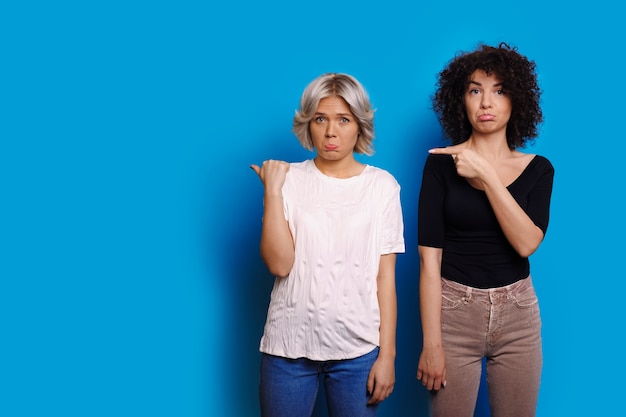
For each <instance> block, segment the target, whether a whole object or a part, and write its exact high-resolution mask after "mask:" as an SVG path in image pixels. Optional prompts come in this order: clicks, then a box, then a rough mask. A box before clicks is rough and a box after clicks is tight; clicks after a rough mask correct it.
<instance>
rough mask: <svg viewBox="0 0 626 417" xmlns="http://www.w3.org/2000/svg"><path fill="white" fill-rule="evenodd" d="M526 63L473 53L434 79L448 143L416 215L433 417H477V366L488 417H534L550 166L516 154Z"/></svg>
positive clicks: (527, 92)
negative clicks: (536, 267) (533, 266)
mask: <svg viewBox="0 0 626 417" xmlns="http://www.w3.org/2000/svg"><path fill="white" fill-rule="evenodd" d="M539 100H540V89H539V87H538V83H537V75H536V72H535V63H534V62H533V61H531V60H529V59H528V58H526V57H525V56H523V55H521V54H520V53H518V51H517V48H514V47H510V46H509V45H507V44H505V43H501V44H500V45H498V46H497V47H492V46H488V45H484V44H480V45H479V46H478V48H477V49H475V50H474V51H471V52H465V53H459V54H457V55H456V56H455V57H454V58H453V59H452V60H451V61H450V62H449V63H448V64H447V66H446V67H445V68H444V69H443V70H442V71H441V72H440V73H439V77H438V83H437V90H436V92H435V94H434V96H433V97H432V101H433V107H434V110H435V112H436V113H437V116H438V118H439V121H440V124H441V126H442V128H443V131H444V134H445V136H446V137H447V138H448V139H450V140H451V141H452V145H451V146H448V147H444V148H436V149H431V150H430V151H429V152H430V155H429V156H428V158H427V160H426V163H425V166H424V172H423V177H422V186H421V191H420V197H419V208H418V250H419V256H420V310H421V318H422V331H423V347H422V352H421V355H420V358H419V364H418V369H417V379H418V380H420V381H421V382H422V384H423V385H424V386H425V387H426V388H427V389H428V390H430V391H431V393H432V395H431V398H432V410H433V415H434V416H435V417H466V416H467V417H471V416H473V414H474V408H475V405H476V399H477V395H478V389H479V385H480V380H481V372H482V362H483V359H485V361H486V375H487V384H488V393H489V402H490V406H491V413H492V416H493V417H504V416H511V417H513V416H514V417H527V416H534V415H535V410H536V404H537V397H538V392H539V384H540V380H541V367H542V347H541V319H540V316H539V306H538V301H537V296H536V294H535V290H534V287H533V284H532V281H531V275H530V264H529V260H528V257H529V256H530V255H532V254H533V253H534V252H535V251H536V250H537V248H538V247H539V244H540V243H541V242H542V240H543V238H544V235H545V233H546V230H547V227H548V218H549V211H550V198H551V194H552V182H553V176H554V168H553V166H552V165H551V163H550V162H549V161H548V159H546V158H545V157H542V156H540V155H534V154H530V153H524V152H521V151H520V150H519V149H520V148H523V147H524V146H525V145H526V144H527V142H528V141H531V140H534V139H535V138H536V137H537V135H538V130H537V127H538V125H539V124H540V123H541V122H542V121H543V116H542V111H541V108H540V105H539Z"/></svg>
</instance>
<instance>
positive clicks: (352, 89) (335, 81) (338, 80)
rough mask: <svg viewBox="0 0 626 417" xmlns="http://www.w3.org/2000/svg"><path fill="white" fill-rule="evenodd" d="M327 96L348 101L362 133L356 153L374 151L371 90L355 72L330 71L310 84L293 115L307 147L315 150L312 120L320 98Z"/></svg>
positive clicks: (367, 153)
mask: <svg viewBox="0 0 626 417" xmlns="http://www.w3.org/2000/svg"><path fill="white" fill-rule="evenodd" d="M326 97H341V98H343V99H344V100H345V102H346V103H347V104H348V107H349V108H350V111H351V112H352V114H353V115H354V117H355V119H356V121H357V123H358V124H359V136H358V138H357V141H356V145H355V146H354V152H356V153H360V154H365V155H372V154H373V153H374V147H373V140H374V110H373V109H372V105H371V103H370V99H369V97H368V95H367V92H366V91H365V89H364V88H363V86H362V85H361V83H359V82H358V81H357V79H356V78H354V77H353V76H351V75H348V74H341V73H332V72H331V73H327V74H323V75H320V76H319V77H317V78H316V79H314V80H313V81H311V83H310V84H309V85H308V86H307V87H306V89H305V90H304V92H303V93H302V97H301V99H300V108H299V109H298V110H297V111H296V115H295V116H294V118H293V132H294V133H295V135H296V136H297V138H298V140H299V141H300V143H301V144H302V146H304V148H305V149H308V150H313V139H312V138H311V131H310V130H309V122H310V121H311V120H312V119H313V116H314V115H315V112H316V111H317V106H318V105H319V102H320V100H322V99H323V98H326Z"/></svg>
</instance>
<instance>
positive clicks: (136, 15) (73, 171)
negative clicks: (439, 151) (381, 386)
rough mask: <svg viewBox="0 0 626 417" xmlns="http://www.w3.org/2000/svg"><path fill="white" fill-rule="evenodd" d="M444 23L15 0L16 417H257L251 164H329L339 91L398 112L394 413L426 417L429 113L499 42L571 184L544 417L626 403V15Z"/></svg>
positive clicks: (2, 123)
mask: <svg viewBox="0 0 626 417" xmlns="http://www.w3.org/2000/svg"><path fill="white" fill-rule="evenodd" d="M435 3H436V2H429V4H419V3H418V2H409V1H394V0H388V1H384V2H382V1H376V2H373V1H368V0H365V1H364V0H360V1H353V0H347V1H344V2H326V1H320V2H293V1H291V2H288V1H284V2H280V1H275V0H269V1H265V2H253V1H249V0H246V1H232V2H215V1H213V2H209V1H186V0H179V1H176V2H174V1H153V2H147V1H145V2H143V1H125V2H121V1H90V2H79V1H75V2H72V1H58V2H35V1H28V0H25V1H21V2H4V3H3V5H2V6H0V53H1V57H0V74H1V77H0V106H1V107H0V198H1V200H0V207H1V210H2V212H1V213H2V215H1V216H0V245H1V246H0V415H2V416H7V417H9V416H11V417H12V416H66V417H70V416H154V417H160V416H184V417H199V416H257V415H258V405H257V384H258V362H259V353H258V342H259V338H260V336H261V332H262V327H263V323H264V319H265V312H266V307H267V302H268V300H269V292H270V289H271V284H272V279H271V277H269V275H268V273H267V271H266V269H265V268H264V265H263V264H262V262H261V260H260V257H259V253H258V240H259V236H260V226H261V214H262V186H261V184H260V182H259V180H258V178H257V177H256V175H255V174H254V172H253V171H251V170H250V169H249V165H250V164H251V163H260V162H262V161H263V160H264V159H268V158H275V159H285V160H289V161H296V160H302V159H305V158H310V157H311V156H312V154H311V153H309V152H307V151H304V150H303V149H302V148H301V147H300V145H299V144H298V142H297V140H296V139H295V137H294V136H293V135H292V133H291V132H290V129H291V119H292V117H293V113H294V111H295V109H296V107H297V105H298V100H299V97H300V94H301V92H302V90H303V89H304V87H305V86H306V84H307V83H308V82H309V81H311V80H312V79H313V78H314V77H316V76H317V75H319V74H321V73H323V72H328V71H339V72H348V73H351V74H352V75H355V76H356V77H357V78H358V79H359V80H360V81H362V83H363V84H364V85H365V87H366V88H367V90H368V91H369V93H370V97H371V99H372V102H373V103H374V106H375V107H376V108H377V112H376V119H375V121H376V134H377V135H376V136H377V139H376V140H375V147H376V154H375V155H374V156H372V157H370V158H364V160H365V161H366V162H367V163H370V164H372V165H376V166H380V167H382V168H385V169H387V170H389V171H390V172H391V173H392V174H394V175H395V176H396V178H397V179H398V181H399V182H400V184H401V185H402V203H403V210H404V216H405V225H406V233H405V237H406V244H407V245H406V248H407V253H406V254H405V255H401V256H399V258H398V271H397V272H398V273H397V278H398V302H399V322H398V356H397V383H396V389H395V392H394V394H393V395H392V396H391V397H390V398H389V399H388V400H387V401H386V403H384V405H383V406H382V407H381V412H380V415H381V416H426V415H427V406H426V401H425V400H426V393H425V391H424V389H423V387H421V385H420V384H418V383H417V381H416V380H415V376H414V375H415V370H416V365H417V358H418V354H419V350H420V343H421V331H420V324H419V315H418V303H417V300H418V298H417V297H418V295H417V282H418V258H417V244H416V222H417V219H416V203H417V196H418V192H419V184H420V180H421V169H422V165H423V162H424V159H425V157H426V150H427V149H429V148H430V147H433V146H440V145H442V144H443V142H442V141H441V134H440V131H439V127H438V125H437V122H436V119H435V117H434V115H433V113H432V111H431V109H430V101H429V97H430V95H431V94H432V92H433V91H434V83H435V77H436V74H437V72H438V71H439V70H440V69H441V68H442V67H443V66H444V65H445V64H446V63H447V62H448V60H449V59H451V58H452V57H453V55H454V54H455V53H456V52H457V51H460V50H468V49H472V48H473V47H475V46H476V44H477V43H478V42H479V41H484V42H487V43H492V44H495V43H497V42H499V41H507V42H509V43H511V44H512V45H515V46H517V47H518V48H519V50H520V52H522V53H524V54H526V55H527V56H529V57H530V58H532V59H534V60H535V61H536V62H537V69H538V73H539V78H540V83H541V86H542V88H543V90H544V95H543V109H544V115H545V123H544V125H543V126H542V129H541V135H540V137H539V139H538V140H537V142H536V145H535V146H532V147H529V148H528V149H527V151H529V152H533V153H540V154H542V155H545V156H547V157H548V158H549V159H550V160H551V161H552V162H553V164H554V166H555V168H556V176H555V184H554V194H553V204H552V219H551V224H550V228H549V231H548V234H547V236H546V239H545V241H544V243H543V245H542V246H541V247H540V249H539V250H538V252H537V253H536V254H534V255H533V256H532V258H531V263H532V271H533V276H534V282H535V285H536V288H537V292H538V295H539V297H540V300H541V308H542V315H543V320H544V330H543V334H544V355H545V357H544V361H545V364H544V373H543V378H542V388H541V392H540V399H539V407H538V413H537V415H538V416H540V417H547V416H555V415H560V416H595V415H602V414H603V413H605V412H609V410H611V409H612V408H613V407H614V406H617V403H618V401H619V398H620V396H621V395H623V394H622V392H623V388H624V383H623V378H622V377H621V375H622V374H623V373H624V360H623V347H622V346H623V345H622V344H621V333H622V331H623V328H624V325H623V323H622V321H621V318H620V317H619V316H620V313H621V311H622V310H621V309H620V308H619V307H620V304H621V302H620V297H619V294H620V293H621V291H620V289H621V284H622V282H623V279H624V272H623V271H624V269H623V266H622V265H623V262H624V244H623V241H622V239H623V236H624V233H625V231H626V228H625V224H624V217H623V213H624V202H623V201H624V200H623V197H622V196H621V193H622V192H623V190H624V184H623V178H624V175H623V164H624V163H623V156H622V155H621V153H622V152H621V151H620V149H621V146H622V145H623V140H624V133H623V130H622V129H623V127H622V128H620V126H622V125H623V120H624V116H623V114H622V113H623V109H622V105H623V97H624V91H623V90H624V87H623V82H622V81H623V78H624V75H625V74H624V70H623V68H624V67H623V65H622V64H621V60H622V54H623V50H624V47H623V44H622V42H623V39H624V35H625V33H624V32H625V31H624V23H623V20H624V14H623V13H622V12H620V11H618V9H617V6H616V4H617V2H610V1H606V0H599V1H595V2H593V4H585V5H584V6H583V4H582V3H572V4H568V5H567V6H564V7H555V8H550V7H548V3H546V2H545V1H541V2H540V1H535V0H528V1H526V2H523V3H520V2H514V3H507V2H496V3H484V2H483V3H468V2H462V1H458V0H451V1H447V2H439V3H437V4H435ZM577 4H580V5H577ZM316 415H317V416H323V415H325V413H324V412H323V410H320V409H318V410H317V411H316ZM477 415H481V416H486V415H488V411H486V405H485V399H484V397H482V398H481V401H480V403H479V405H478V409H477Z"/></svg>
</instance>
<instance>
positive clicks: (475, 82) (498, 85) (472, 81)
mask: <svg viewBox="0 0 626 417" xmlns="http://www.w3.org/2000/svg"><path fill="white" fill-rule="evenodd" d="M469 83H470V84H476V85H477V86H479V87H482V86H483V85H482V84H481V83H479V82H478V81H474V80H470V82H469ZM502 85H503V83H502V82H499V83H496V84H494V85H493V86H494V87H502Z"/></svg>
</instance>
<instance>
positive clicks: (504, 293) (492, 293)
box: [441, 275, 533, 300]
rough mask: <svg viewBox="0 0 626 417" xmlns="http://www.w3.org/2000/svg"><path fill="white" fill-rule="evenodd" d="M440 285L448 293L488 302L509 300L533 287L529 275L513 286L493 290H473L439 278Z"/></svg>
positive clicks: (467, 286)
mask: <svg viewBox="0 0 626 417" xmlns="http://www.w3.org/2000/svg"><path fill="white" fill-rule="evenodd" d="M441 283H442V287H443V288H446V289H447V290H448V291H454V292H457V293H459V294H464V295H465V297H467V298H487V299H490V300H493V299H498V298H509V296H511V295H514V294H518V293H520V292H521V291H524V290H526V289H527V288H532V286H533V283H532V278H531V276H530V275H529V276H528V277H526V278H524V279H520V280H519V281H517V282H514V283H513V284H509V285H505V286H504V287H494V288H474V287H470V286H469V285H464V284H459V283H458V282H455V281H451V280H449V279H445V278H441Z"/></svg>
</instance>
